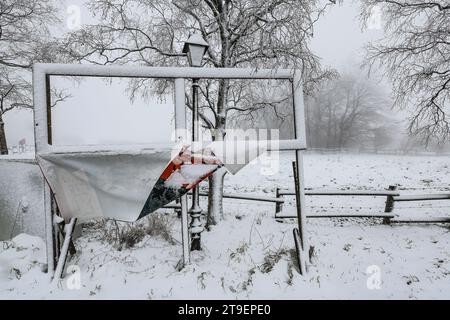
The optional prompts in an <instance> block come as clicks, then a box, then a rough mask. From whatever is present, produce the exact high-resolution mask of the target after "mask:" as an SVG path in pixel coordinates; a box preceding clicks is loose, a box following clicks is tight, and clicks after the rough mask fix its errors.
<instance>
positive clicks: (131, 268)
mask: <svg viewBox="0 0 450 320" xmlns="http://www.w3.org/2000/svg"><path fill="white" fill-rule="evenodd" d="M273 160H276V159H273ZM292 160H293V156H292V155H291V154H282V155H281V156H280V166H279V172H277V170H276V167H275V168H272V173H273V174H272V175H267V174H268V173H270V172H268V168H267V166H264V167H265V168H264V169H262V167H261V166H260V165H250V166H248V167H247V168H245V169H244V170H242V171H241V172H239V173H238V174H237V175H236V176H228V177H227V179H226V188H225V189H226V192H229V193H239V194H259V195H261V194H264V195H270V196H274V194H275V187H282V188H291V189H292V188H293V178H292V166H291V161H292ZM449 166H450V163H449V161H448V158H447V157H428V156H417V157H412V156H388V155H383V156H380V155H359V154H352V155H350V154H347V155H343V154H308V155H306V156H305V183H306V186H307V188H311V189H313V190H330V189H332V190H335V189H342V190H346V189H350V190H356V189H357V190H382V189H385V188H387V187H388V185H394V184H395V185H398V188H399V190H400V192H401V193H402V195H403V194H417V193H438V192H444V191H448V190H449V188H450V183H449V182H450V168H449ZM261 170H263V171H261ZM269 171H270V170H269ZM261 173H264V174H266V175H263V174H261ZM204 200H205V199H203V202H202V207H203V208H206V203H205V201H204ZM384 201H385V198H383V197H381V198H371V197H341V198H336V197H324V196H322V197H319V196H315V197H307V208H308V210H309V211H308V212H309V213H310V214H314V213H323V212H328V213H358V212H359V213H369V212H377V213H381V212H383V210H384ZM449 204H450V203H449V202H448V201H435V202H411V203H396V207H395V209H394V214H396V215H398V216H399V217H400V218H405V219H406V218H411V217H443V216H447V217H449V216H450V208H449ZM224 209H225V214H226V217H225V220H224V221H222V222H220V223H219V225H217V226H215V227H213V228H212V229H211V230H210V231H209V232H206V231H205V232H204V233H203V234H202V243H203V249H204V250H203V251H201V252H193V254H192V264H191V265H190V266H188V267H187V268H185V269H183V270H181V271H177V270H176V266H177V263H178V261H179V260H180V258H181V245H180V243H179V241H180V231H179V230H180V229H179V221H178V219H177V218H176V215H174V214H173V212H172V211H171V210H167V212H166V214H164V212H163V213H162V214H164V217H163V218H164V219H163V220H165V223H166V225H168V226H170V229H171V235H172V237H173V239H171V238H170V237H161V236H157V237H155V236H150V235H145V237H144V238H143V239H142V240H141V241H139V242H138V243H137V244H136V245H135V246H133V247H132V248H122V249H121V250H120V251H119V250H118V249H117V246H114V245H112V244H111V243H110V242H108V241H106V239H105V235H104V231H103V230H102V229H101V228H100V227H99V225H100V224H99V223H90V224H87V225H86V226H84V231H83V236H82V237H81V238H79V239H77V240H76V242H75V245H76V247H77V250H78V252H77V254H76V255H75V256H74V257H73V258H72V259H71V260H70V261H69V262H68V265H69V266H71V265H75V266H76V267H71V269H73V270H79V273H78V271H77V272H76V275H77V276H79V279H80V284H81V287H80V288H79V289H77V288H75V289H74V288H73V287H74V285H73V282H70V283H68V282H67V279H68V278H66V279H63V280H62V281H61V282H60V284H59V286H58V287H56V288H51V287H50V286H49V280H48V278H47V275H46V274H45V273H43V272H42V269H43V268H44V264H45V246H44V242H43V240H42V239H40V238H36V237H32V236H29V235H25V234H21V235H19V236H17V237H15V238H14V239H12V240H11V241H4V242H3V243H2V244H1V246H0V298H1V299H17V298H37V299H45V298H57V299H77V298H87V299H119V298H120V299H222V298H223V299H235V298H239V299H247V298H250V299H310V298H327V299H333V298H338V299H365V298H368V299H382V298H383V299H393V298H399V299H425V298H426V299H449V298H450V250H449V248H450V229H449V227H448V226H445V225H412V224H409V225H402V224H392V225H383V224H381V221H379V220H370V221H369V220H361V219H353V218H351V219H309V220H308V223H307V227H308V229H307V232H308V238H309V242H310V244H311V245H312V246H314V249H315V252H316V255H315V258H314V261H313V264H311V265H309V270H308V273H307V275H306V276H300V275H299V274H298V272H297V270H296V267H295V262H294V261H295V260H294V259H293V257H292V252H293V251H292V250H293V248H294V242H293V237H292V229H293V228H294V227H295V226H296V222H295V221H293V220H284V221H283V222H282V223H280V222H277V221H275V219H274V204H269V203H260V202H250V201H240V200H232V199H226V200H225V206H224ZM294 210H295V209H294V198H293V197H286V203H285V206H284V210H283V214H285V215H292V214H294V213H295V211H294ZM142 223H147V222H146V221H143V222H142ZM69 279H75V278H74V277H73V276H71V277H69ZM68 285H69V287H70V288H72V289H70V288H68Z"/></svg>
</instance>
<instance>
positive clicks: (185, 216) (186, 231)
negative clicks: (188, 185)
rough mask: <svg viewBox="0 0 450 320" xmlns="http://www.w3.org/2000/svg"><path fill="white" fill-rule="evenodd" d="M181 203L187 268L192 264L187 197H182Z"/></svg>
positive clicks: (182, 235)
mask: <svg viewBox="0 0 450 320" xmlns="http://www.w3.org/2000/svg"><path fill="white" fill-rule="evenodd" d="M180 202H181V238H182V239H183V267H185V266H187V265H188V264H190V263H191V256H190V250H189V226H188V212H187V206H188V201H187V195H184V196H182V197H181V199H180Z"/></svg>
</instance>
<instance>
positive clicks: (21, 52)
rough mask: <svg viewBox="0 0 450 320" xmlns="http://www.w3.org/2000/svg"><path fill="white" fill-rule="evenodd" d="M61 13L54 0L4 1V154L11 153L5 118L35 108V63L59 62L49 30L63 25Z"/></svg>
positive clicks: (0, 101) (0, 99)
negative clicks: (33, 72) (22, 109)
mask: <svg viewBox="0 0 450 320" xmlns="http://www.w3.org/2000/svg"><path fill="white" fill-rule="evenodd" d="M57 12H58V10H57V8H56V7H55V6H54V5H53V2H52V1H50V0H1V1H0V154H7V153H8V146H7V143H6V134H5V129H4V122H3V121H4V120H3V119H4V118H3V116H4V115H5V114H6V113H7V112H9V111H11V110H13V109H15V108H32V90H31V75H30V72H29V71H31V67H32V65H33V63H34V62H47V61H54V60H56V57H57V55H58V50H57V41H56V40H55V39H53V38H52V37H51V36H50V32H49V26H50V25H55V23H57V22H58V21H59V20H58V18H57ZM62 97H63V95H59V98H62ZM59 98H57V99H56V100H58V99H59Z"/></svg>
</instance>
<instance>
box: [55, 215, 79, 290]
mask: <svg viewBox="0 0 450 320" xmlns="http://www.w3.org/2000/svg"><path fill="white" fill-rule="evenodd" d="M76 223H77V219H76V218H71V219H70V222H69V223H68V224H67V225H66V226H65V231H66V235H65V236H64V242H63V246H62V248H61V255H60V256H59V259H58V264H57V265H56V270H55V275H54V277H53V281H52V284H53V285H56V284H58V281H59V279H61V276H62V274H63V272H64V265H65V264H66V259H67V253H68V252H69V245H70V241H71V239H72V233H73V229H74V227H75V224H76Z"/></svg>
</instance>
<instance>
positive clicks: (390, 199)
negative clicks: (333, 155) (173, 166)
mask: <svg viewBox="0 0 450 320" xmlns="http://www.w3.org/2000/svg"><path fill="white" fill-rule="evenodd" d="M305 195H306V196H357V197H386V205H385V208H384V212H383V213H367V214H362V213H355V214H332V213H330V214H328V213H327V214H310V215H307V216H306V217H307V218H311V219H314V218H375V219H377V218H378V219H383V223H384V224H390V223H391V222H392V223H450V217H448V218H447V217H439V218H419V219H400V218H398V217H396V216H395V215H394V214H393V213H392V212H393V210H394V204H395V202H402V201H434V200H450V193H441V194H419V195H400V192H399V191H398V190H397V186H393V185H390V186H389V187H388V189H387V190H306V191H305ZM200 196H202V197H207V196H208V193H207V192H200ZM284 196H295V192H294V191H292V190H289V189H281V188H276V190H275V197H270V196H262V195H242V194H232V193H224V194H223V197H224V198H227V199H238V200H248V201H261V202H271V203H275V218H276V219H296V218H297V215H287V216H282V215H280V213H281V212H282V210H283V204H284V202H285V199H284ZM165 208H174V209H179V205H178V204H169V205H166V206H165ZM449 208H450V205H449Z"/></svg>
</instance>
